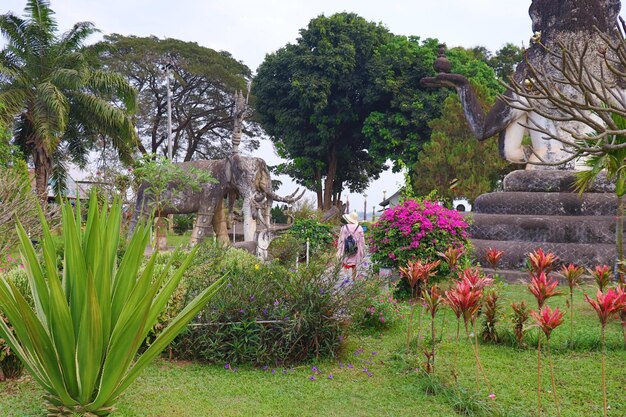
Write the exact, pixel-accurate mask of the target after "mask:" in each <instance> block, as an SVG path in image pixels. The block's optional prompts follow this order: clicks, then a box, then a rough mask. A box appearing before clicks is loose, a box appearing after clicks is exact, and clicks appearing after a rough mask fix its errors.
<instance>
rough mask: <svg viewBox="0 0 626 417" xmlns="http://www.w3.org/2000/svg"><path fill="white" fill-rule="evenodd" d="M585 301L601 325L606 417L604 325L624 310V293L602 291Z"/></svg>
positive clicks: (614, 290) (625, 303) (625, 295)
mask: <svg viewBox="0 0 626 417" xmlns="http://www.w3.org/2000/svg"><path fill="white" fill-rule="evenodd" d="M585 300H587V302H588V303H589V304H591V307H593V309H594V310H596V313H598V318H599V319H600V325H601V333H600V340H601V342H602V356H601V357H602V399H603V404H604V416H605V417H606V415H607V404H606V376H605V371H604V357H605V355H606V343H605V338H604V332H605V328H606V324H607V322H608V321H609V318H610V317H611V316H612V315H613V314H615V313H617V312H619V311H621V310H623V309H625V308H626V292H624V290H623V289H622V288H619V287H618V288H617V289H609V290H608V291H607V292H606V294H604V293H603V292H602V291H600V290H598V292H597V293H596V299H595V300H594V299H592V298H590V297H589V296H588V295H587V294H585Z"/></svg>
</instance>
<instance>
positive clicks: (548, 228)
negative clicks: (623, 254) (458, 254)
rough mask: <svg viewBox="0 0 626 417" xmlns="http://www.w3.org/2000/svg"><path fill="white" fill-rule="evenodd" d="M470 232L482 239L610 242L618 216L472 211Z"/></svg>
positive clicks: (612, 238)
mask: <svg viewBox="0 0 626 417" xmlns="http://www.w3.org/2000/svg"><path fill="white" fill-rule="evenodd" d="M469 233H470V236H471V237H472V239H480V240H496V241H498V240H500V241H504V240H513V241H523V242H554V243H557V242H570V243H592V244H595V243H606V244H611V243H614V242H615V217H614V216H539V215H514V216H512V215H508V214H486V213H472V214H471V225H470V228H469Z"/></svg>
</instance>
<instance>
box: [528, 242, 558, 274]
mask: <svg viewBox="0 0 626 417" xmlns="http://www.w3.org/2000/svg"><path fill="white" fill-rule="evenodd" d="M528 260H529V261H530V269H531V270H532V271H533V272H534V273H536V274H538V273H541V272H545V273H548V272H550V271H552V269H553V268H554V263H555V262H556V261H558V260H559V258H558V257H557V256H556V255H555V254H553V253H552V252H548V253H545V252H544V251H543V249H541V248H539V249H537V250H536V251H535V252H532V253H529V254H528Z"/></svg>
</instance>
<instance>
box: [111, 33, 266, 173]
mask: <svg viewBox="0 0 626 417" xmlns="http://www.w3.org/2000/svg"><path fill="white" fill-rule="evenodd" d="M102 46H103V53H102V55H101V56H102V58H103V61H104V62H105V64H106V66H107V67H108V68H111V69H113V70H115V71H117V72H119V73H121V74H123V75H124V76H126V77H127V78H128V80H129V82H130V83H131V84H132V85H133V86H134V87H135V88H136V89H137V91H138V94H139V100H138V102H139V106H138V111H137V114H136V124H137V129H138V131H139V136H140V138H141V142H142V143H141V145H140V150H141V152H142V153H144V154H146V153H147V154H153V153H154V154H156V153H160V154H163V155H167V88H166V68H167V67H169V72H170V74H171V75H170V88H171V91H172V96H171V105H172V142H173V146H172V147H173V155H174V157H178V159H181V160H185V161H189V160H191V159H212V158H222V157H224V156H225V155H226V153H228V152H230V148H231V146H230V143H229V140H230V135H231V133H232V129H233V117H232V113H233V103H234V101H233V93H234V92H235V91H236V90H243V91H244V93H245V90H246V83H247V80H249V79H250V78H251V71H250V69H249V68H248V67H247V66H246V65H244V64H243V63H242V62H240V61H237V60H235V59H234V58H233V57H232V56H231V55H230V54H229V53H227V52H223V51H222V52H217V51H215V50H213V49H210V48H205V47H202V46H199V45H198V44H197V43H195V42H184V41H181V40H177V39H158V38H156V37H136V36H122V35H118V34H113V35H108V36H106V37H105V40H104V42H103V43H102ZM243 133H244V134H247V135H245V136H244V139H246V138H247V140H246V143H247V144H248V145H249V146H251V148H252V149H255V148H257V147H258V141H257V140H255V139H253V138H254V137H255V136H258V135H259V128H258V124H257V123H254V122H245V123H244V132H243Z"/></svg>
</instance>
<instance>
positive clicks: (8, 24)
mask: <svg viewBox="0 0 626 417" xmlns="http://www.w3.org/2000/svg"><path fill="white" fill-rule="evenodd" d="M24 12H25V14H24V17H23V18H20V17H17V16H16V15H14V14H13V13H11V12H9V13H7V14H4V15H0V33H1V34H2V36H3V37H4V38H5V40H6V47H5V48H4V49H3V50H2V51H0V103H3V104H4V106H3V107H2V108H0V122H5V123H7V125H12V126H13V135H14V141H15V143H16V144H17V145H19V146H20V147H21V149H22V151H23V152H24V155H30V156H31V157H32V163H33V165H34V167H35V178H36V188H37V195H38V196H39V198H40V199H41V201H42V202H45V198H46V195H47V188H48V181H49V179H50V178H51V177H52V179H53V180H54V182H55V183H56V185H57V190H61V189H63V188H64V185H65V182H64V180H65V172H66V164H67V162H68V161H72V162H75V163H77V164H78V165H79V166H81V165H84V164H86V162H87V155H88V152H89V150H90V149H92V148H93V147H94V146H95V145H96V144H97V143H98V142H101V141H106V142H107V143H108V142H109V141H110V143H111V144H112V145H113V146H114V147H115V148H116V149H117V150H118V152H119V154H120V158H121V159H122V160H125V161H130V159H131V152H132V149H133V147H134V146H135V144H136V142H137V136H136V133H135V130H134V127H133V123H132V120H131V117H130V114H131V113H132V112H134V108H135V103H136V92H135V90H134V89H133V88H132V87H131V86H130V85H129V84H128V82H127V81H126V80H125V79H124V78H123V77H122V76H121V75H119V74H116V73H112V72H107V71H104V70H102V69H99V68H98V60H97V58H96V53H97V51H96V50H95V49H94V48H87V47H85V46H84V42H85V40H86V39H87V37H89V36H90V35H91V34H93V33H95V32H97V29H96V28H95V27H94V25H93V24H92V23H90V22H79V23H76V24H75V25H74V26H73V27H72V28H71V29H70V30H69V31H67V32H65V33H63V34H58V33H57V24H56V21H55V19H54V18H53V15H54V11H52V10H51V9H50V2H49V1H47V0H28V1H27V3H26V7H25V9H24Z"/></svg>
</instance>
